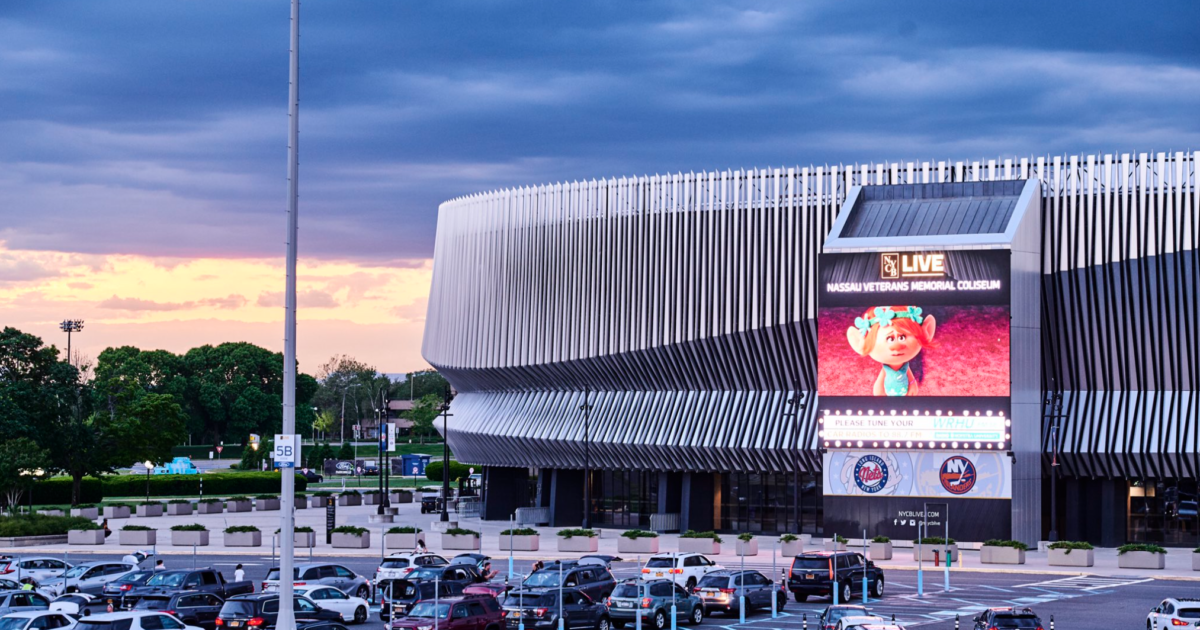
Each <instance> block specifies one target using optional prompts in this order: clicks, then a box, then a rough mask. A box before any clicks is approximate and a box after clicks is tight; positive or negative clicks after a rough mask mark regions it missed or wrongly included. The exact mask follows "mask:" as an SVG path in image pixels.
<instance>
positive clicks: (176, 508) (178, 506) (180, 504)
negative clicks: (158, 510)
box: [167, 499, 192, 516]
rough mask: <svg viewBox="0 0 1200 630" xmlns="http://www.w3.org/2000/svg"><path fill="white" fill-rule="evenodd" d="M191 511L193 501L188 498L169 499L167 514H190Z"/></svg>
mask: <svg viewBox="0 0 1200 630" xmlns="http://www.w3.org/2000/svg"><path fill="white" fill-rule="evenodd" d="M191 513H192V502H191V501H188V500H187V499H171V500H170V501H167V514H169V515H171V516H189V515H190V514H191Z"/></svg>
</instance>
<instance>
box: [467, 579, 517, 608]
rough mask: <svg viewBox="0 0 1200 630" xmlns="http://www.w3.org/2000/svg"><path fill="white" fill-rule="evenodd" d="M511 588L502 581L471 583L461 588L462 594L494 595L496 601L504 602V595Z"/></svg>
mask: <svg viewBox="0 0 1200 630" xmlns="http://www.w3.org/2000/svg"><path fill="white" fill-rule="evenodd" d="M510 588H512V587H510V586H509V585H507V584H505V583H504V582H484V583H482V584H472V585H470V586H467V587H464V588H463V591H462V592H463V595H489V596H491V597H495V598H496V601H498V602H500V603H502V604H503V603H504V595H505V594H506V593H508V591H509V589H510Z"/></svg>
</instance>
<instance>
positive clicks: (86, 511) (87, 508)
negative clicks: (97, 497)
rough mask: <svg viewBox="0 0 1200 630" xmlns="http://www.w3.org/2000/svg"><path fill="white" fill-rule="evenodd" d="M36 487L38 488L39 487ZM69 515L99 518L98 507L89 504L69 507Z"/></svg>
mask: <svg viewBox="0 0 1200 630" xmlns="http://www.w3.org/2000/svg"><path fill="white" fill-rule="evenodd" d="M38 489H39V490H40V489H41V488H38ZM71 516H78V517H80V518H91V519H96V518H100V508H98V507H96V506H94V505H91V504H85V505H78V506H75V507H73V508H71Z"/></svg>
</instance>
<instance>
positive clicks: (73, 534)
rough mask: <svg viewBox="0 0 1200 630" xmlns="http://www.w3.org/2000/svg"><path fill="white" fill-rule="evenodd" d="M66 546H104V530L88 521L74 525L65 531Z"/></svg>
mask: <svg viewBox="0 0 1200 630" xmlns="http://www.w3.org/2000/svg"><path fill="white" fill-rule="evenodd" d="M47 518H64V517H47ZM67 544H68V545H103V544H104V528H102V527H100V525H98V524H96V523H93V522H91V521H88V522H86V523H75V524H73V525H72V526H71V529H70V530H68V531H67Z"/></svg>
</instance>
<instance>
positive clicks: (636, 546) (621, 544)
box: [617, 536, 658, 553]
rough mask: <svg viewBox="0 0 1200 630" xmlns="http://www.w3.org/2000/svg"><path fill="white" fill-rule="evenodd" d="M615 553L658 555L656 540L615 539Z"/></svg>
mask: <svg viewBox="0 0 1200 630" xmlns="http://www.w3.org/2000/svg"><path fill="white" fill-rule="evenodd" d="M617 553H658V538H657V537H656V538H626V537H624V536H618V537H617Z"/></svg>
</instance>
